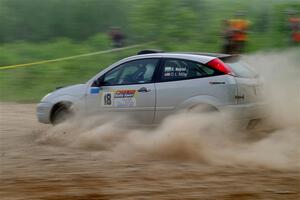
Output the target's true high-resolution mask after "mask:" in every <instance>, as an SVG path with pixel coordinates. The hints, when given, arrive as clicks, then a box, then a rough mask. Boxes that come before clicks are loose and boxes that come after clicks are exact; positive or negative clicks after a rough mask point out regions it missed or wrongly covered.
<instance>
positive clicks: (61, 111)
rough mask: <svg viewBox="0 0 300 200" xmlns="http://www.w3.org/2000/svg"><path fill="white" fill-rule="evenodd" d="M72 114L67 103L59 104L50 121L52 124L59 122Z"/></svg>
mask: <svg viewBox="0 0 300 200" xmlns="http://www.w3.org/2000/svg"><path fill="white" fill-rule="evenodd" d="M71 116H72V112H71V110H70V106H67V105H59V106H57V108H56V109H55V110H54V112H53V114H52V117H51V121H52V124H53V125H57V124H60V123H62V122H64V121H66V120H67V119H69V118H70V117H71Z"/></svg>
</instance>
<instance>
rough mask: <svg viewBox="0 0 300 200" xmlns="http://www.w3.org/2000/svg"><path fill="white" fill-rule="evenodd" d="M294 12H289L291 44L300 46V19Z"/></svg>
mask: <svg viewBox="0 0 300 200" xmlns="http://www.w3.org/2000/svg"><path fill="white" fill-rule="evenodd" d="M296 14H297V12H296V11H294V10H290V11H288V28H289V32H290V43H291V44H293V45H295V44H300V18H299V17H297V15H296Z"/></svg>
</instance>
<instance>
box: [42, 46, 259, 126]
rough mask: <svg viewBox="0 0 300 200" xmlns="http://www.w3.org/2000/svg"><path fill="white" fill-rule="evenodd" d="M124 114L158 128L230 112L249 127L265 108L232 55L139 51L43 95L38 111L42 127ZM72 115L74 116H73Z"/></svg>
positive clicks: (249, 73) (254, 82) (255, 82)
mask: <svg viewBox="0 0 300 200" xmlns="http://www.w3.org/2000/svg"><path fill="white" fill-rule="evenodd" d="M73 105H80V107H79V109H80V110H81V111H82V112H84V113H86V114H96V115H106V113H110V114H117V115H123V114H124V115H128V116H130V117H132V118H133V119H136V120H138V122H140V123H141V124H157V123H159V122H161V121H162V120H163V119H164V118H165V117H167V116H169V115H171V114H173V113H176V112H178V111H180V110H191V109H193V108H196V107H202V108H205V111H216V112H220V113H223V112H228V111H229V112H231V113H233V116H234V120H238V121H240V122H241V123H243V124H245V125H248V124H249V123H251V122H252V121H253V120H257V119H259V118H261V115H260V113H259V111H260V110H261V109H262V107H263V106H264V104H263V102H262V100H261V83H260V80H259V78H258V75H257V74H256V73H255V72H254V71H253V70H252V69H251V68H250V67H248V66H247V65H246V64H245V63H243V62H242V61H240V59H239V58H238V57H236V56H233V55H227V54H211V53H164V52H160V51H150V50H144V51H141V52H139V53H138V55H136V56H132V57H128V58H125V59H123V60H121V61H119V62H116V63H115V64H112V65H111V66H109V67H108V68H106V69H104V70H103V71H101V72H100V73H99V74H97V75H95V76H94V77H93V78H91V79H90V80H89V81H88V82H87V83H85V84H78V85H73V86H69V87H64V88H60V89H57V90H55V91H54V92H52V93H50V94H47V95H46V96H45V97H44V98H43V99H42V100H41V102H40V103H39V104H38V106H37V117H38V120H39V121H40V122H42V123H53V124H56V123H59V122H61V121H63V120H65V119H66V118H67V117H69V116H70V115H71V114H74V111H72V109H71V108H72V106H73ZM75 114H76V113H75Z"/></svg>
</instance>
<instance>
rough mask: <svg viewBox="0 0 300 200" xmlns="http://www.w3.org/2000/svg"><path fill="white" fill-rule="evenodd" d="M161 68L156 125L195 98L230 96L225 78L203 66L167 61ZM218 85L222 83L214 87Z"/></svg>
mask: <svg viewBox="0 0 300 200" xmlns="http://www.w3.org/2000/svg"><path fill="white" fill-rule="evenodd" d="M160 68H161V69H160V72H159V75H158V82H157V83H155V87H156V113H155V122H156V123H157V122H160V121H161V120H162V119H163V118H165V117H166V116H168V115H170V114H172V113H174V112H175V111H176V110H177V108H179V107H180V105H181V104H182V103H183V102H185V101H187V100H189V99H191V98H195V97H200V98H203V99H206V100H207V99H224V98H226V97H227V96H229V95H230V93H229V92H228V90H227V89H226V87H228V83H227V82H226V80H224V77H223V75H222V74H220V72H218V71H217V70H215V69H212V68H209V67H207V66H205V65H203V64H201V63H198V62H194V61H190V60H183V59H173V58H166V59H164V60H163V62H162V64H161V67H160ZM223 80H224V81H223ZM215 82H217V83H221V84H212V83H215ZM234 91H235V90H234ZM228 98H229V97H228Z"/></svg>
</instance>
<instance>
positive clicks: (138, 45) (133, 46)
mask: <svg viewBox="0 0 300 200" xmlns="http://www.w3.org/2000/svg"><path fill="white" fill-rule="evenodd" d="M151 43H153V42H149V43H144V44H137V45H132V46H128V47H122V48H117V49H110V50H105V51H97V52H92V53H86V54H79V55H75V56H68V57H62V58H55V59H51V60H41V61H37V62H31V63H24V64H16V65H7V66H2V67H0V70H4V69H14V68H19V67H28V66H32V65H39V64H46V63H52V62H58V61H63V60H71V59H76V58H80V57H87V56H93V55H99V54H106V53H112V52H116V51H122V50H126V49H133V48H136V47H140V46H144V45H146V44H151Z"/></svg>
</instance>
